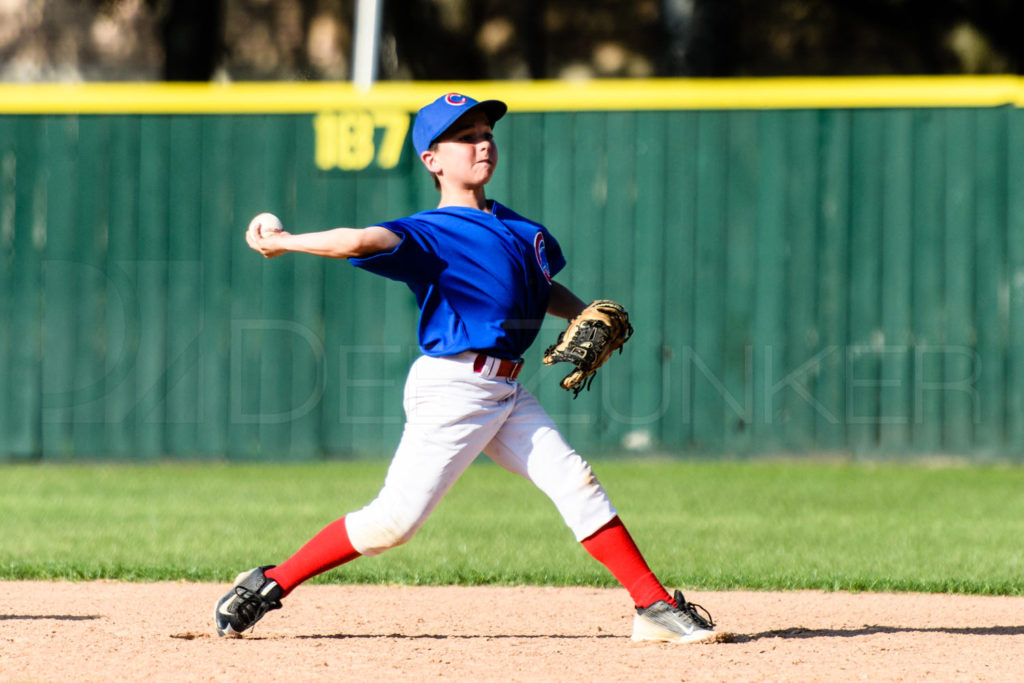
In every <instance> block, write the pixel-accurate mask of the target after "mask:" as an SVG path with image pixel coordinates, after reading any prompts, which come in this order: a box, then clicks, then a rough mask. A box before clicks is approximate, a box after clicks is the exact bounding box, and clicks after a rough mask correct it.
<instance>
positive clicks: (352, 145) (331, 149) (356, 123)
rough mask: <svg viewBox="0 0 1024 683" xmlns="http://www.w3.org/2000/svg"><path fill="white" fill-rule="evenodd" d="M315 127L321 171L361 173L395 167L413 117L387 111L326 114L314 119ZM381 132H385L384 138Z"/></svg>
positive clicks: (400, 112) (318, 164)
mask: <svg viewBox="0 0 1024 683" xmlns="http://www.w3.org/2000/svg"><path fill="white" fill-rule="evenodd" d="M313 128H314V131H315V133H316V165H317V167H318V168H320V169H323V170H325V171H326V170H329V169H332V168H340V169H341V170H343V171H361V170H363V169H365V168H367V167H369V166H370V165H371V164H375V165H376V166H377V167H378V168H394V167H395V166H397V165H398V159H399V158H400V157H401V156H402V146H403V144H404V143H405V135H406V133H408V132H409V115H408V114H407V113H405V112H403V111H387V110H381V111H359V110H355V111H340V112H322V113H320V114H317V115H316V118H314V119H313ZM378 129H383V134H382V135H380V136H378V135H377V130H378Z"/></svg>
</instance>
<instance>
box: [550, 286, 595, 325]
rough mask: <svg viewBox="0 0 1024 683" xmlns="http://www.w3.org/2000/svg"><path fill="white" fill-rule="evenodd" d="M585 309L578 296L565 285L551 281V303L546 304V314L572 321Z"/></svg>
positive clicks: (585, 305)
mask: <svg viewBox="0 0 1024 683" xmlns="http://www.w3.org/2000/svg"><path fill="white" fill-rule="evenodd" d="M586 307H587V304H585V303H584V302H583V300H582V299H580V298H579V297H578V296H576V295H575V294H573V293H572V291H571V290H570V289H569V288H568V287H566V286H565V285H563V284H561V283H558V282H555V281H554V280H552V281H551V301H549V302H548V314H550V315H554V316H557V317H559V318H565V319H566V320H572V319H573V318H575V317H576V316H578V315H579V314H580V312H581V311H582V310H583V309H584V308H586Z"/></svg>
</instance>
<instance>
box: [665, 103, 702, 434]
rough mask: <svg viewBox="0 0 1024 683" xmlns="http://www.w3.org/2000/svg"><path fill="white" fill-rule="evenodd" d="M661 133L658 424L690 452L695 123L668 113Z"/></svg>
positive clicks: (688, 116)
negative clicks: (663, 384)
mask: <svg viewBox="0 0 1024 683" xmlns="http://www.w3.org/2000/svg"><path fill="white" fill-rule="evenodd" d="M668 116H669V124H668V126H667V129H666V131H665V134H666V136H667V142H666V155H665V156H666V159H665V165H664V173H665V239H664V245H663V249H662V250H661V254H660V260H661V262H662V264H663V265H662V271H663V272H664V280H663V283H662V286H661V288H660V290H656V291H658V297H659V299H658V300H659V301H660V303H661V306H662V307H663V309H664V314H663V317H662V319H663V320H664V326H663V328H662V332H661V334H662V345H663V346H662V351H661V359H662V360H661V362H662V363H664V364H666V365H667V370H666V373H665V374H666V381H667V382H668V383H669V387H668V390H667V391H666V393H665V396H666V398H667V400H668V409H667V411H666V412H665V414H664V417H663V418H662V420H661V422H662V425H661V435H662V436H661V443H662V444H663V445H664V447H670V446H669V445H670V444H671V445H672V447H675V448H680V447H684V448H687V449H689V448H692V446H693V439H694V436H693V435H694V418H693V405H694V397H693V393H692V387H693V381H692V380H693V377H694V373H693V369H694V366H693V352H694V351H695V348H696V347H695V344H696V330H695V323H694V318H695V315H696V311H695V306H694V299H695V297H694V288H695V287H694V282H695V272H696V262H697V254H696V253H695V244H696V238H695V234H696V211H697V154H696V150H697V120H698V116H699V115H698V114H696V113H693V112H673V113H670V114H669V115H668Z"/></svg>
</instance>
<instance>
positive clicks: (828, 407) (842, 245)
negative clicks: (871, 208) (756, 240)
mask: <svg viewBox="0 0 1024 683" xmlns="http://www.w3.org/2000/svg"><path fill="white" fill-rule="evenodd" d="M852 118H853V115H852V114H851V113H850V112H844V111H834V112H831V111H830V112H823V113H822V139H821V197H820V199H819V202H820V207H821V226H820V229H819V230H820V238H819V242H818V243H819V247H818V254H819V255H818V261H819V273H820V275H819V281H818V285H817V289H818V320H819V322H818V324H819V329H820V337H821V351H820V352H819V354H818V355H819V357H820V360H819V361H818V366H819V368H820V369H819V373H820V375H819V377H820V380H819V382H818V383H817V389H818V393H817V396H818V401H819V404H820V405H821V408H822V409H821V410H820V411H819V413H818V415H817V423H816V425H815V435H816V441H817V443H818V447H819V448H821V449H823V450H826V451H833V452H837V451H842V450H845V449H846V447H847V440H846V437H847V432H846V413H847V408H846V383H845V382H844V381H843V380H844V377H845V374H846V352H847V344H848V342H847V329H848V312H847V297H846V289H847V286H848V285H847V283H848V272H849V259H850V257H849V250H850V244H849V239H850V234H849V231H848V230H847V225H848V222H849V215H850V202H851V199H850V173H851V171H850V165H849V155H850V147H851V120H852Z"/></svg>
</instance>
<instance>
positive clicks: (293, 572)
mask: <svg viewBox="0 0 1024 683" xmlns="http://www.w3.org/2000/svg"><path fill="white" fill-rule="evenodd" d="M357 557H359V553H358V552H356V549H355V548H353V547H352V542H351V541H350V540H348V531H347V530H346V529H345V518H344V517H342V518H341V519H338V520H335V521H333V522H331V523H330V524H328V525H327V526H325V527H324V528H323V529H322V530H321V531H320V533H318V534H317V535H316V536H314V537H313V538H311V539H310V540H309V541H308V542H307V543H306V545H304V546H302V547H301V548H299V550H298V552H296V553H295V554H294V555H292V556H291V557H289V558H288V559H287V560H285V561H284V562H282V563H281V564H279V565H278V566H276V567H274V568H273V569H268V570H267V573H266V576H267V578H268V579H273V580H274V581H277V585H279V586H280V587H281V588H282V589H283V590H284V594H285V595H287V594H288V593H290V592H291V591H292V589H293V588H295V587H296V586H298V585H299V584H300V583H302V582H303V581H306V580H308V579H311V578H313V577H314V576H316V575H317V574H323V573H324V572H325V571H327V570H329V569H334V568H335V567H337V566H338V565H342V564H345V563H346V562H350V561H351V560H354V559H356V558H357Z"/></svg>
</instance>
